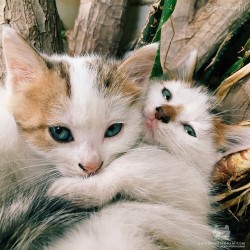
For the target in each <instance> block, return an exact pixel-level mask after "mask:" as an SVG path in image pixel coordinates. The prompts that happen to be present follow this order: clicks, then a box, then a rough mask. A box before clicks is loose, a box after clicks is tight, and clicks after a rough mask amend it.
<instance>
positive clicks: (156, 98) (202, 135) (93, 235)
mask: <svg viewBox="0 0 250 250" xmlns="http://www.w3.org/2000/svg"><path fill="white" fill-rule="evenodd" d="M4 39H6V40H5V45H4V50H5V55H6V61H7V70H8V81H7V87H8V86H12V85H11V84H12V78H11V77H12V76H13V74H17V75H18V76H19V77H23V75H22V74H21V73H26V74H24V77H26V79H25V81H27V82H29V81H30V79H31V78H32V79H33V78H34V77H35V73H34V72H29V71H30V70H31V71H32V68H31V69H30V67H26V66H27V65H28V66H32V65H37V70H38V71H39V70H40V68H39V65H40V62H41V59H40V58H39V57H37V55H36V54H34V52H32V50H31V51H30V49H29V47H28V46H27V44H25V43H23V41H21V40H20V38H19V37H18V36H17V35H16V34H15V33H13V31H8V30H7V31H6V34H5V38H4ZM7 42H8V46H9V47H8V46H7ZM17 45H21V47H23V50H22V49H20V47H18V46H17ZM17 47H18V49H17ZM23 51H24V52H25V57H22V55H23ZM142 54H143V53H142ZM29 56H30V57H29ZM15 58H18V59H20V60H21V64H22V63H23V65H22V66H25V67H24V68H23V67H21V71H20V68H19V69H18V70H17V71H16V70H14V71H13V67H11V65H12V66H13V60H14V61H15ZM96 58H97V57H83V58H79V59H71V58H69V57H67V56H64V57H58V56H56V57H54V58H51V60H52V61H55V62H56V61H59V62H61V61H64V62H67V63H68V64H69V65H70V67H69V75H70V83H71V91H72V99H71V101H70V102H67V101H66V102H65V100H60V99H59V100H57V101H58V103H59V105H58V106H59V107H58V109H57V108H55V110H54V113H55V116H53V117H52V118H51V120H50V121H49V125H53V124H58V123H59V124H65V125H67V127H70V129H71V130H72V133H73V135H74V138H75V140H76V141H75V142H74V143H73V144H74V145H73V149H72V145H69V144H68V145H67V144H66V145H58V147H56V148H53V149H50V150H49V151H42V150H40V148H39V147H36V145H34V144H33V145H32V141H29V140H28V139H27V140H26V141H27V142H28V143H31V147H32V149H35V151H36V153H38V154H39V155H42V156H44V157H45V156H46V159H47V160H49V162H51V163H52V164H54V165H56V166H57V168H58V169H59V171H60V172H61V173H62V175H64V176H67V177H61V178H59V179H58V180H57V181H56V182H55V183H53V185H52V187H51V189H50V192H49V193H50V195H58V196H63V197H65V198H67V199H70V200H72V201H74V202H75V203H77V204H79V205H81V206H86V207H88V206H93V205H98V206H103V209H102V210H101V211H100V212H99V213H97V214H94V215H93V216H92V217H91V218H90V219H89V220H86V221H83V222H81V223H79V225H78V226H77V227H76V228H75V229H74V230H73V231H72V232H70V233H69V234H68V235H67V236H65V237H64V239H62V240H59V241H58V242H56V243H55V244H54V246H52V247H50V248H49V249H58V250H62V249H69V248H72V249H86V250H99V249H103V250H105V249H107V250H111V249H113V250H119V249H130V250H133V249H134V250H138V249H143V250H144V249H150V250H154V249H167V248H175V249H201V247H200V245H199V244H203V245H202V249H212V248H213V246H212V244H213V239H212V230H211V228H210V226H208V222H207V215H208V213H209V211H210V208H209V203H210V201H209V195H208V192H209V182H208V178H209V174H210V172H211V170H212V167H213V164H214V163H215V162H216V160H217V158H219V157H221V156H222V155H220V156H218V154H217V152H216V150H217V149H216V147H215V145H214V144H213V140H212V137H210V133H211V132H212V131H211V129H212V120H211V119H210V115H209V114H208V111H207V109H208V106H209V103H210V97H209V96H207V95H206V94H204V92H202V91H200V90H199V89H188V88H186V87H185V86H184V85H183V86H182V83H181V82H179V81H178V82H175V83H174V82H168V83H167V84H168V85H169V86H172V87H171V88H173V90H172V91H175V90H174V89H176V92H177V94H178V95H180V97H181V99H180V104H182V105H183V111H184V113H183V114H181V115H180V117H179V116H178V119H180V121H179V123H181V122H182V123H183V122H190V123H191V124H192V125H193V126H195V127H196V126H197V135H198V136H199V139H201V142H200V141H198V144H196V142H195V141H194V140H193V139H194V138H190V137H186V136H187V135H186V134H185V131H184V130H183V129H181V128H180V126H177V125H172V124H170V123H169V124H167V127H169V126H170V131H171V133H170V134H169V136H171V139H170V138H169V139H170V140H165V138H164V137H163V136H164V135H165V133H164V132H167V131H168V130H167V131H166V130H165V129H163V130H162V129H157V130H154V132H155V133H154V136H153V137H152V134H150V133H152V131H151V132H149V133H147V134H146V136H145V138H146V139H147V142H148V143H153V144H157V145H159V146H160V147H162V149H161V148H158V147H157V146H150V145H143V144H142V145H140V146H139V147H138V148H135V149H132V150H130V151H128V150H129V149H130V148H131V147H132V146H133V145H134V144H135V143H136V141H137V138H138V137H139V135H140V131H141V123H140V114H141V110H140V108H139V107H134V108H132V107H130V105H129V101H130V100H131V98H124V97H121V96H120V95H115V96H112V95H111V96H110V98H104V97H103V96H102V93H100V92H98V88H97V87H96V86H95V84H96V81H97V76H98V75H97V72H95V71H92V70H90V69H88V70H87V67H85V64H87V62H89V61H91V60H95V59H96ZM130 58H131V57H130ZM137 59H139V60H137V61H136V60H135V61H134V62H133V63H131V64H130V63H126V62H125V64H126V65H125V67H126V69H127V72H126V73H127V74H129V73H131V72H132V74H131V78H133V77H138V72H133V70H134V68H136V67H138V66H137V65H140V62H141V61H142V58H137ZM127 60H130V59H127ZM127 64H129V66H128V65H127ZM145 64H146V65H147V62H145ZM148 64H150V67H151V66H152V61H150V62H149V63H148ZM40 66H41V65H40ZM141 66H143V65H141ZM150 67H148V68H147V72H148V74H149V69H150ZM17 68H18V67H17ZM128 69H129V70H128ZM23 70H25V72H23ZM140 70H142V68H141V69H140ZM27 73H30V74H27ZM136 73H137V74H136ZM148 74H144V80H145V78H146V76H148ZM79 83H81V84H79ZM138 83H140V84H141V79H139V80H138V81H137V84H138ZM164 84H165V83H164ZM158 85H159V86H161V87H159V86H158ZM141 87H142V88H144V89H145V88H146V83H145V81H144V85H142V86H141ZM15 88H18V90H15ZM25 88H26V83H25V84H22V86H21V87H20V86H12V91H24V89H25ZM161 88H162V83H157V82H156V83H155V85H154V86H152V89H151V90H150V92H149V101H150V102H151V101H153V102H156V103H150V102H149V104H148V105H146V108H145V115H146V116H147V115H150V114H148V113H150V112H153V111H154V109H155V108H156V106H158V105H161V104H162V102H163V101H165V100H163V99H162V96H161V93H159V92H160V91H159V90H161ZM178 88H179V89H178ZM10 89H11V88H10ZM154 91H156V92H155V93H154ZM7 92H8V91H7V90H6V92H5V93H7ZM182 92H183V93H182ZM157 93H158V94H157ZM12 94H13V92H12V93H11V95H12ZM151 95H152V96H151ZM178 95H177V98H176V104H177V102H178V101H179V98H178ZM83 97H84V98H83ZM194 100H197V102H196V101H195V102H194ZM173 101H174V99H173ZM61 104H63V105H61ZM2 106H3V107H4V108H1V115H2V116H3V118H1V119H4V120H6V123H7V126H8V128H12V130H11V131H10V133H8V132H7V133H4V135H3V136H4V139H5V140H6V143H5V144H6V145H5V146H4V147H5V148H6V150H7V151H8V152H11V151H9V149H10V148H12V147H13V149H14V150H15V148H16V147H17V148H18V150H19V147H20V145H22V144H18V143H17V142H19V133H18V132H17V127H16V126H15V122H14V120H13V118H12V116H11V115H10V114H9V113H8V112H9V111H8V107H7V111H6V105H5V104H4V105H2ZM7 106H8V105H7ZM61 106H63V107H64V108H63V109H62V110H61V109H60V108H61ZM150 109H153V111H152V110H151V111H150ZM58 110H59V111H58ZM90 110H91V112H90ZM148 110H149V111H148ZM96 118H98V119H96ZM114 122H115V123H117V122H122V123H124V124H125V125H126V129H124V130H125V131H123V132H122V133H121V134H120V135H118V136H117V137H115V138H111V139H109V140H108V142H106V141H105V139H103V134H104V133H105V130H106V129H107V126H109V125H110V124H112V123H114ZM165 125H166V124H165ZM165 125H164V127H165ZM161 126H162V124H160V125H158V128H161ZM1 128H2V129H3V130H4V131H6V127H5V126H4V127H1ZM97 131H98V133H97ZM99 132H100V134H99ZM158 132H160V134H159V135H157V134H156V133H158ZM13 134H14V136H12V135H13ZM235 135H237V138H241V139H240V140H237V145H235V144H232V145H231V144H230V145H227V146H228V148H227V153H228V152H233V151H234V150H236V149H239V148H242V149H243V148H245V147H247V146H249V145H248V144H246V142H248V143H249V141H247V140H245V139H242V138H243V137H242V131H240V132H239V133H238V132H237V129H236V130H235ZM206 137H208V138H206ZM233 138H235V136H234V137H233ZM247 138H248V139H249V138H250V136H249V133H248V134H247ZM231 141H232V140H231ZM9 142H10V144H9V146H7V144H8V143H9ZM180 142H181V143H182V144H183V145H182V146H183V147H182V148H180V145H181V144H180ZM13 143H14V146H13ZM21 143H24V144H26V142H24V140H23V139H22V138H21ZM194 145H196V146H194ZM236 146H237V147H236ZM21 148H22V149H24V150H25V152H28V153H30V149H29V148H28V147H27V151H26V146H25V147H23V146H21ZM126 151H128V152H127V153H126V154H124V155H123V156H121V157H119V158H118V159H116V160H114V157H117V154H118V153H124V152H126ZM14 152H15V151H14ZM82 152H87V153H82ZM197 152H198V153H197ZM0 154H2V152H1V153H0ZM11 154H12V157H13V156H17V155H15V153H13V152H11ZM201 154H202V155H201ZM4 155H5V154H4ZM0 156H1V155H0ZM18 157H20V158H21V157H23V152H21V151H20V155H18ZM89 158H91V159H93V158H94V159H96V158H100V159H102V161H104V162H105V164H104V166H103V168H102V169H101V171H100V173H98V174H96V175H95V176H91V177H89V178H87V179H86V178H82V177H86V176H87V175H86V173H84V172H83V171H82V170H81V169H80V168H77V167H76V166H77V164H78V163H79V162H81V161H83V162H86V161H88V160H89ZM112 160H114V161H112ZM111 161H112V162H111ZM110 162H111V163H110ZM109 163H110V164H109ZM12 164H13V162H12ZM15 164H16V163H15ZM15 164H14V165H15ZM25 164H26V163H25ZM1 165H2V166H4V167H7V168H9V167H10V165H9V164H7V163H6V159H4V160H3V161H2V159H1ZM20 166H21V168H22V167H26V166H27V165H19V167H20ZM11 167H12V165H11ZM117 194H122V195H124V196H125V197H126V199H123V200H122V201H117V202H116V203H114V204H112V205H109V204H108V203H109V202H111V201H112V200H113V199H114V198H115V197H116V195H117Z"/></svg>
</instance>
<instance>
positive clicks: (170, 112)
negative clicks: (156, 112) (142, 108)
mask: <svg viewBox="0 0 250 250" xmlns="http://www.w3.org/2000/svg"><path fill="white" fill-rule="evenodd" d="M161 107H162V109H163V112H164V114H166V115H167V117H169V119H170V120H172V121H174V120H175V118H176V117H177V116H178V115H179V114H180V112H181V110H182V106H173V105H167V104H165V105H162V106H161Z"/></svg>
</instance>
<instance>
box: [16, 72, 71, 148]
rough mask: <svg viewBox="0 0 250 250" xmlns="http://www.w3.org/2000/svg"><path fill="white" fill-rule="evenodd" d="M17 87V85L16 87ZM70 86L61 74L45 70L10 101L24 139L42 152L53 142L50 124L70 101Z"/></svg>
mask: <svg viewBox="0 0 250 250" xmlns="http://www.w3.org/2000/svg"><path fill="white" fill-rule="evenodd" d="M15 84H18V83H15ZM68 84H69V83H68V82H67V78H65V77H64V76H62V75H61V71H60V70H49V69H47V70H45V71H44V74H43V75H42V76H41V77H40V76H38V77H37V79H36V81H35V82H33V83H31V84H25V86H22V91H16V93H15V94H14V96H13V97H12V101H11V109H12V112H13V114H14V117H15V120H16V122H17V124H18V126H19V129H20V131H21V133H22V134H23V136H25V137H26V139H27V140H28V141H31V142H32V143H33V144H34V145H36V146H37V147H39V148H42V149H43V150H46V149H49V148H50V147H52V146H53V145H54V144H55V141H54V140H53V139H52V138H51V137H50V135H49V133H48V125H55V124H48V123H49V120H56V117H55V113H56V112H55V110H60V111H61V112H63V109H64V107H65V106H66V104H67V102H68V100H69V94H70V90H69V85H68Z"/></svg>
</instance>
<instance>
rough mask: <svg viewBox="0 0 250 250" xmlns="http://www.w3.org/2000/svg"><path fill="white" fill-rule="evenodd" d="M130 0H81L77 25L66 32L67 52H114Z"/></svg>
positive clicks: (72, 53)
mask: <svg viewBox="0 0 250 250" xmlns="http://www.w3.org/2000/svg"><path fill="white" fill-rule="evenodd" d="M127 3H128V1H127V0H109V1H100V0H92V1H89V0H81V2H80V7H79V13H78V17H77V19H76V21H75V25H74V29H73V30H72V31H69V32H68V33H67V38H68V45H69V46H68V53H69V54H70V55H80V54H82V53H86V52H95V53H101V54H102V55H115V54H116V53H117V49H118V46H119V42H120V39H121V35H122V29H123V24H124V18H125V11H126V8H127Z"/></svg>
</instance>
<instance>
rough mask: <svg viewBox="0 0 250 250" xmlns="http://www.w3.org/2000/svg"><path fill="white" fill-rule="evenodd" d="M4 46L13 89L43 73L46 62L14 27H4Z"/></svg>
mask: <svg viewBox="0 0 250 250" xmlns="http://www.w3.org/2000/svg"><path fill="white" fill-rule="evenodd" d="M2 46H3V54H4V59H5V64H6V69H7V75H8V79H9V80H8V84H10V85H11V88H12V89H13V90H15V89H16V88H18V87H19V86H20V85H22V84H27V83H32V82H34V81H35V80H36V79H37V78H38V77H40V76H41V75H42V74H43V72H44V70H45V69H46V64H45V62H44V61H43V59H42V58H41V56H40V55H38V53H37V52H36V51H35V50H34V49H33V48H32V47H31V46H30V45H29V44H28V43H27V42H26V41H25V40H24V39H23V38H22V37H21V36H20V35H19V34H18V33H17V32H16V31H15V30H14V29H12V28H9V27H3V30H2Z"/></svg>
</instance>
